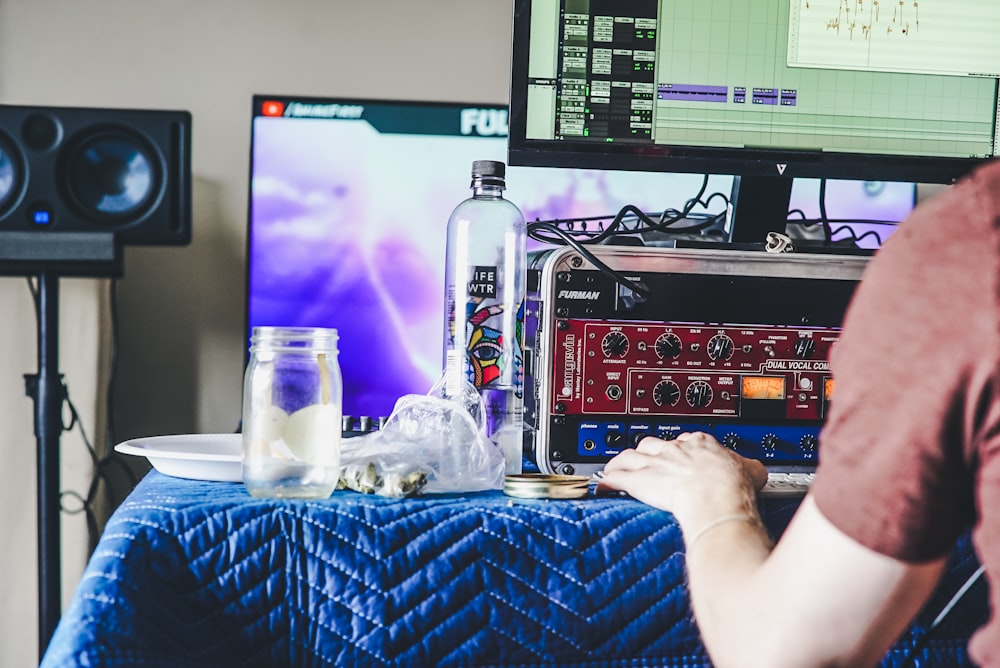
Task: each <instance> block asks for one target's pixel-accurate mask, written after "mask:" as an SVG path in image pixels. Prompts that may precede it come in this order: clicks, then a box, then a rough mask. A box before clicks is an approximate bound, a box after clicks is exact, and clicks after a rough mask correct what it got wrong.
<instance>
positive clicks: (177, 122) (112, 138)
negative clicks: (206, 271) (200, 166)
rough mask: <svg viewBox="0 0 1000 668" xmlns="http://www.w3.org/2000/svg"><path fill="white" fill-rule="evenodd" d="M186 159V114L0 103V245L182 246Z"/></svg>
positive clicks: (186, 231)
mask: <svg viewBox="0 0 1000 668" xmlns="http://www.w3.org/2000/svg"><path fill="white" fill-rule="evenodd" d="M190 156H191V115H190V114H189V113H188V112H186V111H155V110H141V109H95V108H66V107H27V106H10V105H0V246H3V244H4V239H5V238H6V239H10V240H17V241H18V242H20V243H24V241H25V240H28V241H29V242H30V245H31V247H32V249H33V250H32V252H31V256H32V257H34V258H36V259H41V260H45V259H47V251H46V248H47V247H48V246H50V245H51V247H52V248H53V251H52V255H53V256H55V255H58V254H59V253H61V252H62V250H61V248H62V247H63V246H64V245H65V244H66V243H67V240H69V242H72V241H73V240H74V239H78V238H79V239H83V238H87V237H89V238H98V239H106V238H112V239H113V240H114V243H115V245H116V246H120V245H131V244H136V245H184V244H187V243H190V241H191V158H190ZM109 235H110V236H109ZM2 257H3V254H2V248H0V259H2Z"/></svg>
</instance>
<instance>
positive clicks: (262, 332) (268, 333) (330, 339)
mask: <svg viewBox="0 0 1000 668" xmlns="http://www.w3.org/2000/svg"><path fill="white" fill-rule="evenodd" d="M337 339H338V334H337V330H336V329H334V328H332V327H284V326H279V327H274V326H261V327H254V328H253V332H252V333H251V337H250V343H251V345H254V344H259V343H275V344H285V345H301V346H315V347H330V348H335V347H336V345H337Z"/></svg>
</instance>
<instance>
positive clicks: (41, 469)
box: [24, 271, 66, 661]
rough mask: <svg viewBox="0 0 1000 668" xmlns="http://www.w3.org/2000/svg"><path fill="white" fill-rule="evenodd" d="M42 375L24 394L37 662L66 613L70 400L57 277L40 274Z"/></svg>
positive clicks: (29, 381)
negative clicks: (64, 528) (65, 476)
mask: <svg viewBox="0 0 1000 668" xmlns="http://www.w3.org/2000/svg"><path fill="white" fill-rule="evenodd" d="M37 304H38V373H37V374H25V376H24V385H25V393H26V394H27V395H28V396H29V397H31V398H32V399H33V400H34V402H35V440H36V442H37V445H38V453H37V454H38V459H37V467H38V471H37V477H38V659H39V661H40V660H41V658H42V655H43V654H44V653H45V648H46V647H48V645H49V640H51V639H52V634H53V633H54V632H55V630H56V625H57V624H58V623H59V617H60V616H61V614H62V596H61V591H60V584H61V583H60V580H61V577H62V568H61V565H60V554H61V549H62V546H61V545H60V539H59V533H60V532H59V521H60V514H59V513H60V503H59V495H60V490H59V437H60V434H61V433H62V430H63V425H62V404H63V401H64V400H65V398H66V392H65V388H64V387H63V383H62V374H60V373H59V278H58V277H57V276H55V275H54V274H52V273H51V272H49V271H42V272H40V273H39V274H38V302H37Z"/></svg>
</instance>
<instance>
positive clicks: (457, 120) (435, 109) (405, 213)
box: [246, 95, 913, 418]
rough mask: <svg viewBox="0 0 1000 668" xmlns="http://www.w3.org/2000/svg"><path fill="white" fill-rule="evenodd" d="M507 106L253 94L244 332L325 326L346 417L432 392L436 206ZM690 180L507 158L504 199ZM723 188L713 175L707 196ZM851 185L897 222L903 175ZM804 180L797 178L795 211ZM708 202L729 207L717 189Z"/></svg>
mask: <svg viewBox="0 0 1000 668" xmlns="http://www.w3.org/2000/svg"><path fill="white" fill-rule="evenodd" d="M507 118H508V117H507V108H506V107H505V106H499V105H484V104H463V103H430V102H410V101H392V100H357V99H329V98H323V99H320V98H291V97H283V96H265V95H258V96H255V97H254V99H253V114H252V147H251V170H250V188H249V216H248V234H247V243H248V249H247V265H246V266H247V310H246V327H247V336H248V337H249V332H250V331H251V329H252V328H253V327H256V326H324V327H334V328H336V329H337V330H338V331H339V335H340V346H339V347H340V366H341V370H342V373H343V379H344V404H343V406H344V414H345V415H351V416H370V417H373V418H377V417H382V416H388V415H389V414H390V413H391V412H392V408H393V406H394V405H395V402H396V399H397V398H398V397H400V396H402V395H403V394H411V393H416V394H424V393H426V392H427V391H428V390H430V388H431V387H432V386H433V384H434V383H435V382H436V381H437V380H438V378H439V376H440V374H441V371H442V369H443V332H444V256H445V232H446V225H447V221H448V216H449V215H450V213H451V211H452V209H453V208H454V207H455V206H456V205H457V204H458V203H459V202H460V201H462V200H463V199H465V198H467V197H469V196H470V194H471V192H470V190H469V184H470V171H471V167H472V162H473V160H479V159H492V160H505V158H506V151H507V131H508V123H507ZM702 179H703V176H702V175H697V174H663V173H656V172H634V171H604V170H582V169H557V168H541V167H519V166H513V167H509V168H508V171H507V191H506V193H505V195H506V196H507V198H508V199H510V200H511V201H512V202H514V203H515V204H517V205H518V206H519V207H520V209H521V211H522V212H523V213H524V215H525V219H526V220H528V221H529V222H531V221H535V220H544V221H551V220H579V219H584V218H588V217H598V216H604V217H610V216H613V215H614V214H616V213H618V211H619V210H620V209H621V208H622V207H624V206H625V205H633V206H635V207H637V208H639V209H640V210H642V211H647V212H650V213H656V212H662V211H663V210H664V209H667V208H679V207H680V206H682V205H683V203H684V201H685V200H686V199H687V198H689V197H691V196H693V195H694V194H695V193H696V192H697V191H698V189H699V188H700V187H701V184H702ZM731 185H732V179H731V178H730V177H712V178H711V179H710V180H709V186H708V190H707V192H708V193H712V192H716V191H719V192H725V193H728V192H729V190H730V189H731ZM900 185H902V192H903V196H901V197H900V196H898V192H899V187H900ZM855 186H856V188H855V190H854V191H852V193H851V194H847V195H844V196H843V197H840V198H839V199H838V201H839V202H841V205H846V206H847V208H848V209H850V211H846V210H845V211H844V215H848V213H849V214H850V215H854V214H855V213H856V212H855V211H854V210H857V211H860V212H862V213H864V212H867V215H865V216H863V217H866V218H871V217H874V216H875V215H877V216H878V217H879V218H880V219H886V220H900V219H902V217H903V216H905V214H906V213H907V212H908V211H909V210H910V208H911V207H912V199H913V197H912V195H913V186H912V184H893V187H890V188H887V189H885V190H884V191H881V192H880V193H874V194H872V192H868V193H866V192H865V191H864V188H863V187H862V186H863V184H855ZM869 190H871V188H869ZM814 191H815V188H811V187H809V184H808V183H807V182H803V184H802V198H803V206H804V207H807V208H808V207H809V206H810V205H811V204H810V203H811V202H814V195H815V192H814ZM890 194H891V195H892V197H890V196H889V195H890ZM703 199H704V198H703ZM890 200H891V201H890ZM706 203H707V204H708V207H707V208H706V209H705V211H707V212H709V213H719V212H724V211H725V208H726V203H725V200H724V199H723V198H717V199H715V200H714V201H712V202H706ZM813 208H815V207H814V206H813ZM876 208H877V214H876V213H873V212H875V211H876ZM812 214H813V212H812V211H811V210H810V211H807V212H806V215H812ZM589 224H590V225H591V226H594V225H598V224H600V223H598V222H590V223H589ZM582 225H583V223H582V222H581V223H580V224H579V226H582ZM534 247H535V248H540V247H542V246H541V245H540V244H538V243H537V242H536V243H535V246H534ZM247 340H248V339H247Z"/></svg>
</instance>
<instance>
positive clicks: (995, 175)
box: [812, 162, 1000, 665]
mask: <svg viewBox="0 0 1000 668" xmlns="http://www.w3.org/2000/svg"><path fill="white" fill-rule="evenodd" d="M998 228H1000V162H996V163H992V164H990V165H988V166H986V167H983V168H981V169H980V170H979V171H977V172H976V173H974V174H973V175H972V176H971V177H969V178H967V179H965V180H963V181H962V182H960V183H959V184H958V185H956V186H954V187H953V188H951V189H950V190H949V191H947V192H945V193H943V194H941V195H939V196H938V197H936V198H935V199H933V200H931V201H929V202H927V203H925V204H923V205H921V206H920V207H918V209H917V210H916V211H914V213H913V214H912V215H911V216H910V217H909V219H908V220H907V221H905V222H904V223H903V224H902V225H901V226H900V228H899V229H898V230H897V231H896V233H895V234H893V235H892V236H891V237H890V238H889V240H888V241H887V242H886V243H885V245H884V246H883V247H882V249H881V250H880V251H879V252H878V253H877V255H876V256H875V257H874V258H873V259H872V261H871V263H870V264H869V266H868V269H867V270H866V273H865V276H864V279H863V280H862V282H861V285H860V286H859V287H858V290H857V292H856V294H855V297H854V300H853V302H852V303H851V306H850V308H849V310H848V313H847V317H846V319H845V324H844V331H843V332H842V335H841V337H840V340H839V341H838V342H837V344H836V345H835V347H834V349H833V352H832V353H831V366H832V370H833V376H834V379H835V383H836V384H835V388H834V393H833V397H832V402H831V407H830V414H829V417H828V418H827V422H826V426H825V427H824V430H823V433H822V436H821V439H820V466H819V469H818V472H817V476H816V481H815V483H814V485H813V489H812V494H813V495H814V498H815V500H816V503H817V505H818V507H819V509H820V511H821V512H822V513H823V515H824V516H825V517H826V518H827V519H828V520H829V521H830V522H832V523H833V524H834V525H835V526H836V527H838V528H839V529H840V530H841V531H843V532H844V533H845V534H847V535H848V536H850V537H851V538H853V539H854V540H856V541H858V542H859V543H861V544H863V545H865V546H867V547H869V548H871V549H873V550H875V551H877V552H880V553H882V554H886V555H889V556H891V557H894V558H897V559H901V560H904V561H908V562H921V561H927V560H930V559H934V558H937V557H941V556H943V555H945V554H947V553H948V551H949V549H950V548H951V547H952V546H953V544H954V541H955V539H956V538H957V537H958V536H959V535H960V534H961V533H962V532H963V531H964V530H966V529H968V528H969V527H970V526H974V532H973V541H974V544H975V546H976V550H977V552H978V554H979V556H980V559H981V560H982V562H983V563H984V564H985V566H986V575H987V577H988V579H989V581H990V585H991V591H992V593H991V605H992V610H993V614H992V615H991V617H990V620H989V622H988V623H987V624H986V625H985V626H984V627H983V628H982V629H980V630H979V631H977V632H976V635H975V636H974V639H973V641H972V642H971V643H970V652H971V654H972V657H973V658H974V660H976V661H978V662H980V663H982V664H984V665H1000V620H998V619H997V617H996V613H997V611H998V610H1000V384H998V375H997V371H998V367H1000V229H998Z"/></svg>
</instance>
